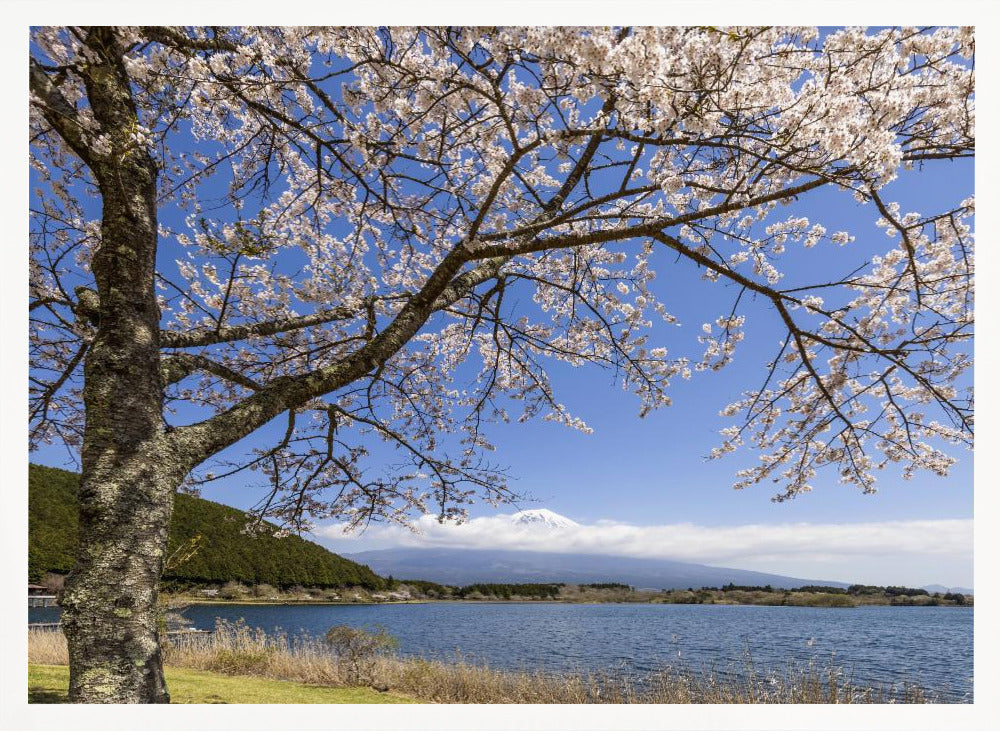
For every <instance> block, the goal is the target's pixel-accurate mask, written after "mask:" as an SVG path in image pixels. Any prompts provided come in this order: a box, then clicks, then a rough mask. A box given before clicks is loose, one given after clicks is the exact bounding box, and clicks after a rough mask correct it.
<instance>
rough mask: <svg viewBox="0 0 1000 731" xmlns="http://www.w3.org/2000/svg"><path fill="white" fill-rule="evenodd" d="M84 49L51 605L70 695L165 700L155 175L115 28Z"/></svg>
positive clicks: (166, 517) (169, 490)
mask: <svg viewBox="0 0 1000 731" xmlns="http://www.w3.org/2000/svg"><path fill="white" fill-rule="evenodd" d="M85 43H86V45H87V46H88V47H89V49H90V50H91V52H92V56H91V58H92V59H93V60H92V61H91V62H90V63H89V65H88V66H87V67H86V73H85V74H84V83H85V84H86V88H87V98H88V101H89V103H90V106H91V109H92V110H93V114H94V118H95V119H96V120H97V122H99V123H100V126H101V131H102V133H103V134H104V136H105V138H106V140H107V142H108V143H109V145H110V147H111V151H110V153H102V154H100V155H94V156H92V157H91V159H90V160H88V164H89V166H90V167H91V169H92V171H93V173H94V177H95V179H96V181H97V184H98V187H99V189H100V192H101V200H102V204H103V209H102V220H101V244H100V246H99V247H98V248H97V250H96V251H95V252H94V256H93V259H92V262H91V269H92V271H93V274H94V279H95V281H96V283H97V299H98V302H99V305H98V313H97V318H96V319H97V329H96V333H95V335H94V339H93V341H92V343H91V344H90V347H89V349H88V352H87V357H86V361H85V363H84V388H83V401H84V409H85V414H86V424H85V428H84V436H83V448H82V463H83V475H82V477H81V480H80V493H79V504H80V524H79V525H80V534H79V535H80V543H79V548H78V553H77V560H76V565H75V567H74V569H73V572H72V573H71V574H70V577H69V580H68V582H67V586H66V592H65V594H64V595H63V600H62V606H63V627H64V631H65V633H66V637H67V639H68V641H69V656H70V700H72V701H74V702H79V703H166V702H168V701H169V695H168V694H167V689H166V685H165V684H164V681H163V668H162V663H161V655H160V648H159V638H158V632H157V614H156V612H157V608H156V600H157V592H158V589H159V580H160V573H161V570H162V567H163V557H164V553H165V551H166V543H167V532H168V529H169V525H170V514H171V510H172V507H173V494H174V490H175V488H176V486H177V485H178V484H179V483H180V481H181V479H182V478H183V473H182V471H181V469H180V468H179V467H177V465H176V463H175V462H174V461H172V459H171V454H170V451H169V450H168V449H167V448H166V447H165V444H164V442H165V440H164V439H163V435H164V423H163V410H162V407H163V382H162V378H161V376H160V352H159V340H160V338H159V319H160V312H159V308H158V306H157V303H156V291H155V279H154V276H155V262H156V245H157V227H156V175H157V171H156V164H155V162H154V161H153V159H152V158H151V156H150V155H149V152H148V151H147V150H146V149H145V147H143V146H142V145H141V144H139V143H137V141H136V136H135V132H136V130H137V129H138V124H139V118H138V115H137V113H136V109H135V105H134V102H133V99H132V93H131V87H130V83H129V79H128V75H127V74H126V71H125V67H124V64H123V62H122V58H123V55H124V49H123V48H122V47H121V44H120V42H119V41H118V39H117V37H116V34H115V31H114V29H111V28H94V29H90V30H89V31H88V32H87V36H86V40H85ZM90 296H91V297H92V296H93V294H92V293H91V294H90ZM81 299H83V297H81Z"/></svg>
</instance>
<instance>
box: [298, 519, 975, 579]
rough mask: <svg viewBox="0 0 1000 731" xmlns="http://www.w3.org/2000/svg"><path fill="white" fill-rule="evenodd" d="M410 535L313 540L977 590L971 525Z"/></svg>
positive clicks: (490, 523)
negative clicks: (604, 558) (596, 557)
mask: <svg viewBox="0 0 1000 731" xmlns="http://www.w3.org/2000/svg"><path fill="white" fill-rule="evenodd" d="M519 515H520V514H519ZM557 517H561V516H557ZM414 528H415V530H413V531H411V530H408V529H406V528H403V527H400V526H385V525H379V526H372V527H370V528H369V529H368V531H367V532H366V533H365V534H364V535H363V536H361V537H360V539H359V537H357V536H354V537H352V536H349V535H348V536H345V535H344V533H343V526H340V525H330V526H325V527H323V528H320V529H318V530H317V531H316V532H317V534H318V535H320V536H322V537H323V538H325V539H327V540H326V541H324V542H326V543H335V544H336V549H335V550H340V551H360V550H365V549H368V548H372V547H376V546H377V547H387V546H412V547H448V548H468V549H484V548H492V549H514V550H526V551H549V552H560V553H596V554H605V555H615V556H634V557H642V558H667V559H673V560H679V561H690V562H694V563H704V564H714V565H719V566H728V567H732V568H746V569H754V570H760V571H771V572H776V573H782V574H791V575H798V576H806V577H811V578H817V579H830V580H844V581H852V582H854V581H857V582H865V583H903V582H905V581H915V582H919V583H932V582H940V583H949V582H950V583H952V584H963V585H966V586H968V585H971V583H972V545H973V522H972V520H910V521H891V522H881V523H847V524H833V523H831V524H821V523H785V524H770V525H764V524H752V525H735V526H699V525H693V524H691V523H679V524H673V525H652V526H637V525H629V524H626V523H619V522H615V521H609V520H602V521H598V522H596V523H592V524H578V523H577V524H574V523H572V521H569V524H568V525H565V526H560V527H552V526H550V525H548V524H546V523H542V524H541V525H537V524H534V523H524V522H523V520H518V518H517V516H511V515H495V516H490V517H483V518H474V519H472V520H470V521H468V522H467V523H464V524H461V525H455V524H453V523H446V524H441V523H438V522H437V520H436V519H435V518H433V517H431V516H423V517H421V518H420V519H418V520H417V521H416V522H415V524H414ZM352 544H353V545H352ZM942 574H947V575H942ZM841 577H843V578H841ZM874 577H881V580H879V579H878V578H874Z"/></svg>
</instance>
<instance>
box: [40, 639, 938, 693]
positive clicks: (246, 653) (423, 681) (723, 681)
mask: <svg viewBox="0 0 1000 731" xmlns="http://www.w3.org/2000/svg"><path fill="white" fill-rule="evenodd" d="M164 660H165V663H166V664H167V665H169V666H173V667H182V668H192V669H198V670H208V671H212V672H217V673H222V674H229V675H249V676H256V677H264V678H274V679H281V680H291V681H296V682H300V683H306V684H310V685H321V686H330V687H348V686H351V685H352V684H351V683H349V682H348V678H349V675H350V668H349V667H347V665H346V664H345V663H343V662H341V661H339V660H338V658H337V657H336V656H335V655H334V654H333V653H332V652H331V650H330V647H329V646H328V645H327V644H326V643H324V642H323V641H322V640H320V639H315V638H310V637H304V636H288V635H282V634H267V633H265V632H263V631H261V630H258V629H253V628H250V627H247V626H246V625H244V624H242V623H220V624H219V625H218V627H217V628H216V630H215V631H214V632H212V633H211V634H207V635H199V634H192V635H190V636H184V635H182V636H179V637H172V638H171V639H170V640H169V641H168V642H167V643H166V647H165V655H164ZM28 661H29V662H30V663H37V664H43V665H65V664H67V663H68V655H67V651H66V640H65V638H64V636H63V634H62V633H61V632H54V631H51V630H33V629H29V631H28ZM371 679H372V682H371V686H372V687H374V688H376V689H378V690H390V689H391V690H392V691H393V692H397V693H402V694H406V695H410V696H412V697H414V698H417V699H420V700H424V701H429V702H434V703H553V704H555V703H928V702H938V701H940V700H941V699H940V698H938V697H937V696H935V695H934V694H930V693H927V692H926V691H923V690H922V689H921V688H919V687H918V686H916V685H913V684H909V683H898V684H894V685H885V686H875V687H871V686H865V685H859V684H856V683H854V682H852V679H851V678H850V677H849V675H848V674H846V673H844V672H843V671H842V670H841V669H840V668H837V667H834V666H830V667H818V666H816V665H815V664H808V665H805V666H797V665H794V664H790V665H789V666H788V667H786V668H784V669H782V670H781V671H774V670H760V669H758V668H757V667H756V666H755V665H754V664H753V662H752V658H750V657H749V655H747V657H746V658H745V660H744V662H743V663H742V665H740V666H738V667H730V668H726V669H723V670H719V669H708V670H692V669H690V668H685V667H669V668H665V669H664V670H663V671H662V672H659V673H655V674H652V675H646V676H643V677H642V678H638V677H637V676H635V675H634V674H632V673H629V672H626V671H625V670H624V669H619V670H614V671H611V672H606V673H601V674H596V673H583V672H577V673H568V674H555V673H547V672H541V671H510V670H498V669H495V668H491V667H488V666H485V665H482V664H478V663H473V662H470V661H468V660H467V659H465V658H462V657H461V656H456V657H455V658H454V660H452V661H450V662H442V661H439V660H426V659H419V658H403V657H399V656H396V655H388V656H379V657H377V658H375V659H374V663H373V672H372V675H371Z"/></svg>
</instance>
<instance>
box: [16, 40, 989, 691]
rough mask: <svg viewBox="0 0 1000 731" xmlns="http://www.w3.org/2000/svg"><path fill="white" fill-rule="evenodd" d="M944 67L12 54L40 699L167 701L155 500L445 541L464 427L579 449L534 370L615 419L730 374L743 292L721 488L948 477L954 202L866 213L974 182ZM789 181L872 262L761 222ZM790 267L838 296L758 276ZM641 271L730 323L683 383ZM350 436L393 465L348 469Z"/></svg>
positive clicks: (901, 53) (814, 47)
mask: <svg viewBox="0 0 1000 731" xmlns="http://www.w3.org/2000/svg"><path fill="white" fill-rule="evenodd" d="M973 52H974V40H973V35H972V31H971V30H969V29H953V28H944V29H928V28H897V29H889V30H880V31H877V32H873V31H867V30H865V29H855V28H852V29H844V30H837V31H835V32H826V33H822V34H821V33H820V32H819V31H818V30H817V29H814V28H780V27H779V28H752V27H751V28H681V27H677V28H673V27H672V28H489V29H485V28H423V29H404V28H392V29H376V28H222V27H199V28H173V27H128V28H125V27H121V28H109V27H93V28H85V27H71V28H39V29H36V30H35V31H34V32H33V35H32V46H31V58H30V91H31V102H30V107H31V122H30V124H31V129H30V134H31V164H32V169H33V182H34V184H35V185H34V187H35V192H34V197H33V202H32V210H31V220H32V225H31V242H30V245H31V272H30V291H31V302H30V317H31V338H32V339H31V345H30V352H31V359H32V372H31V383H30V396H31V424H30V429H31V437H32V440H33V443H35V444H43V443H52V442H57V441H58V442H62V443H65V444H66V445H68V446H69V447H70V448H71V450H73V451H74V452H76V453H78V454H79V457H80V463H81V468H82V478H81V484H80V494H79V497H80V546H79V551H78V557H77V564H76V568H75V569H74V571H73V573H72V575H71V577H70V580H69V582H68V585H67V588H66V592H65V596H64V599H63V618H64V619H63V626H64V629H65V632H66V636H67V638H68V640H69V647H70V673H71V675H70V677H71V682H70V694H71V698H72V699H73V700H75V701H81V702H165V701H167V700H168V698H169V696H168V693H167V690H166V686H165V683H164V681H163V674H162V669H161V662H160V649H159V642H158V637H157V631H156V618H155V606H156V598H157V591H158V581H159V576H160V572H161V568H162V565H163V557H164V551H165V546H166V538H167V528H168V524H169V521H170V515H171V507H172V499H173V495H174V493H175V491H176V490H178V489H179V488H182V487H190V488H196V487H197V486H198V485H200V484H203V483H204V482H206V481H210V480H212V479H218V478H220V477H223V476H225V475H231V474H235V473H238V472H240V471H243V470H247V471H248V473H249V472H253V473H256V474H257V476H258V477H259V478H260V479H261V480H262V482H264V483H265V484H267V485H268V486H269V487H268V489H267V490H266V491H265V492H266V494H264V497H263V499H262V501H261V503H260V505H259V506H258V509H257V510H256V511H255V514H256V515H258V516H261V517H264V516H269V517H271V518H274V519H277V520H279V521H280V522H281V524H283V525H285V526H286V527H288V528H292V529H295V528H300V527H302V525H303V524H304V523H303V521H305V520H306V519H308V518H309V517H310V516H311V517H314V518H315V517H327V518H328V517H337V518H340V519H347V520H350V521H353V522H354V523H356V524H358V523H362V522H364V521H367V520H370V519H372V518H382V519H390V520H406V516H407V515H412V514H414V513H418V512H434V513H437V514H439V515H440V516H441V517H442V519H448V518H460V517H461V515H462V511H463V506H465V505H466V504H468V503H469V502H470V501H471V500H472V499H474V498H479V499H485V500H488V501H493V502H498V501H503V500H505V499H509V498H510V497H511V493H510V490H509V488H508V487H507V484H506V482H505V480H504V472H503V470H502V469H501V468H500V467H499V466H498V465H496V464H494V463H493V462H491V461H489V460H488V455H489V452H490V451H491V450H492V446H491V444H490V443H489V441H488V439H487V435H486V432H485V428H484V427H485V425H486V424H488V423H490V422H494V421H497V420H500V421H506V420H510V419H514V420H524V419H530V418H532V417H539V418H543V419H549V420H553V421H556V422H560V423H563V424H565V425H567V426H570V427H574V428H579V429H587V427H586V425H585V424H584V423H583V422H582V421H581V420H579V419H578V418H576V417H575V416H573V415H572V413H571V412H570V411H569V410H568V408H567V407H566V406H565V405H563V404H562V403H561V402H560V400H559V398H558V396H557V393H556V389H555V387H554V384H553V383H552V381H551V379H550V371H551V367H550V364H551V363H553V362H556V361H562V362H565V363H568V364H572V365H583V364H592V365H596V366H598V367H603V368H608V369H612V370H613V372H614V373H615V374H616V375H617V377H618V380H619V382H620V383H621V384H622V385H623V387H625V388H626V389H628V390H630V391H632V392H634V394H635V396H636V398H637V400H638V404H639V409H640V413H642V414H644V413H646V412H647V411H649V410H651V409H656V408H659V407H662V406H665V405H667V404H669V403H670V399H669V397H668V395H667V391H668V386H669V385H670V382H671V380H672V379H675V378H678V377H680V378H688V377H690V376H691V375H692V372H693V371H700V370H716V369H719V368H722V367H724V366H726V365H727V364H728V363H729V362H730V361H731V360H732V358H733V354H734V352H735V349H736V348H737V346H738V344H739V343H740V341H741V340H742V338H743V334H744V323H745V320H746V317H747V314H746V313H747V312H748V311H749V303H750V302H755V303H757V305H760V304H761V303H763V304H765V305H766V313H757V314H755V315H753V316H754V317H771V318H772V319H773V320H774V321H775V322H777V323H779V324H780V326H781V327H782V328H783V331H784V337H783V340H782V342H781V343H780V344H779V345H778V346H777V347H776V349H775V352H774V354H773V357H771V358H770V359H769V360H768V361H767V362H764V363H761V364H760V365H761V370H760V371H759V373H756V374H750V376H748V383H747V388H748V390H747V392H746V393H745V394H744V395H743V396H741V397H740V398H738V399H737V400H736V402H735V403H733V404H732V405H731V406H730V407H728V408H727V409H726V411H725V413H726V415H728V416H730V417H732V420H733V421H732V426H731V427H730V428H727V429H726V430H725V431H724V432H723V436H722V440H721V442H720V446H719V447H718V449H717V450H716V455H721V454H724V453H726V452H731V451H734V450H738V449H740V448H742V447H744V446H745V447H748V448H754V449H755V450H756V451H757V452H758V453H759V455H760V459H759V461H758V462H757V463H756V464H755V465H754V466H752V467H750V468H749V469H747V470H745V471H743V472H741V473H740V474H739V476H738V482H737V485H738V486H745V485H750V484H754V483H759V482H762V481H768V482H772V481H773V482H775V483H777V484H778V487H779V489H780V492H779V494H778V495H777V499H785V498H789V497H792V496H794V495H796V494H798V493H801V492H803V491H806V490H809V489H810V483H811V481H813V480H814V477H815V475H816V473H817V470H819V469H821V468H824V467H826V468H827V469H828V470H831V471H834V472H836V473H837V474H838V475H839V478H840V479H841V480H842V481H844V482H847V483H853V484H855V485H856V486H858V487H859V488H860V489H861V490H864V491H872V490H873V489H874V473H875V472H876V471H877V470H878V469H881V468H882V467H884V466H886V465H887V464H891V463H897V464H898V465H899V466H900V467H901V469H902V470H903V472H904V473H905V474H910V473H912V472H913V471H914V470H917V469H927V470H931V471H934V472H937V473H945V472H946V471H947V469H948V467H949V465H950V464H951V463H952V461H953V459H954V458H953V457H952V456H949V452H951V451H952V450H953V448H955V447H961V446H967V447H971V445H972V435H973V402H972V393H971V387H970V386H969V381H970V379H969V377H968V369H969V368H970V367H971V341H972V334H973V308H972V302H973V290H972V287H973V278H972V272H973V245H972V244H973V240H972V233H971V220H970V219H971V217H972V216H973V212H974V208H973V205H974V204H973V201H972V198H971V190H970V191H967V192H966V193H963V194H961V195H959V196H956V202H954V203H942V204H941V206H939V207H938V208H937V209H935V210H933V211H925V212H916V211H910V210H906V209H905V208H904V207H903V205H902V203H901V202H899V201H894V200H892V199H891V198H889V197H888V195H887V192H886V190H887V189H886V186H887V184H889V183H890V182H891V181H893V180H894V179H895V178H896V177H897V175H898V174H899V173H900V171H902V170H908V171H909V170H912V171H913V172H910V173H907V174H910V175H914V174H925V175H926V181H927V185H933V184H934V177H933V176H934V170H935V166H937V165H942V164H950V163H949V162H948V161H953V160H955V159H958V158H965V157H972V156H973V154H974V140H975V121H974V120H975V117H974V106H973V75H974V74H973ZM821 190H832V191H835V192H839V194H841V195H843V196H848V197H853V200H854V201H856V204H857V205H858V206H859V207H860V208H861V209H862V210H867V211H870V216H871V219H872V220H873V221H875V220H877V221H878V223H879V225H881V226H883V227H884V228H885V232H886V233H887V234H889V237H888V238H887V240H886V242H885V243H883V244H881V248H882V250H881V251H879V252H877V255H876V256H871V255H870V247H869V248H868V249H865V250H864V252H862V251H857V249H858V248H859V245H860V244H859V242H857V241H855V238H856V234H855V233H852V231H850V230H846V229H845V228H844V227H843V225H838V221H836V220H833V221H830V220H825V221H818V220H817V221H813V220H809V219H808V218H807V217H803V216H802V215H798V214H797V213H796V212H795V209H794V205H793V208H792V209H791V211H792V214H791V215H788V209H784V208H783V205H782V204H789V203H791V204H794V203H795V202H796V201H800V200H803V199H807V198H809V197H810V196H815V195H817V194H818V193H819V192H820V191H821ZM966 194H968V195H969V196H970V197H968V198H966V199H965V200H961V202H957V201H958V199H960V198H961V197H963V196H964V195H966ZM948 197H949V196H947V195H942V196H941V200H942V201H945V200H946V199H947V198H948ZM814 247H815V248H814ZM825 247H842V251H840V252H839V254H838V260H840V261H843V267H842V271H831V269H830V267H829V266H824V267H817V268H814V269H807V271H805V272H803V271H802V267H799V268H798V269H797V270H796V272H795V274H796V276H795V277H794V278H793V277H791V276H790V271H789V270H788V268H787V267H786V266H785V264H784V263H785V262H786V261H787V260H788V258H789V255H790V252H792V251H793V250H795V252H796V256H798V255H799V254H800V253H801V252H800V251H799V250H800V249H802V248H804V249H811V248H814V250H815V251H819V250H821V249H823V248H825ZM665 266H667V267H677V268H678V269H679V270H683V271H684V272H687V273H690V274H691V275H692V276H693V277H695V278H698V277H701V278H702V279H704V280H705V283H704V286H705V287H715V288H717V289H718V288H723V287H725V288H726V289H725V290H724V291H725V292H726V293H730V294H731V295H732V298H731V306H727V307H726V308H724V309H723V310H722V311H718V312H716V311H706V313H705V318H706V320H708V322H707V323H706V324H705V325H704V326H703V328H702V329H703V332H702V333H701V334H700V340H701V346H700V347H702V355H701V357H700V358H699V357H698V355H697V354H695V355H693V356H692V357H688V356H685V355H683V353H681V354H675V353H674V351H673V350H671V351H668V350H667V347H666V346H668V345H669V346H670V347H671V348H672V349H674V348H675V344H674V343H671V342H659V339H660V338H661V337H662V338H665V336H664V335H663V334H664V333H666V332H667V331H668V329H667V328H665V327H663V323H671V322H673V321H674V317H673V316H672V315H671V314H670V312H668V310H667V308H666V305H665V304H664V302H663V296H664V293H663V292H662V290H661V289H660V288H658V287H657V286H656V285H655V283H654V277H655V273H656V271H657V269H660V270H661V271H662V269H663V267H665ZM803 277H806V279H807V280H808V281H803ZM792 279H794V280H795V281H792ZM695 324H696V325H698V324H700V323H695ZM670 332H680V331H677V330H670ZM468 369H472V370H471V371H470V370H468ZM474 372H478V375H477V376H476V377H475V379H474V383H473V385H469V384H468V381H469V378H467V377H464V376H463V377H461V378H460V377H459V375H458V374H460V373H465V374H466V375H467V374H468V373H474ZM272 422H273V424H279V425H280V428H278V429H274V427H273V424H272ZM268 424H272V426H271V427H270V428H269V429H265V430H263V431H260V430H261V428H262V427H264V426H265V425H268ZM270 433H275V434H277V436H276V437H275V439H274V440H273V441H272V442H269V443H267V444H262V443H261V442H260V439H259V437H260V435H261V434H270ZM252 434H254V435H255V437H254V438H251V439H250V440H248V439H247V438H248V437H249V436H250V435H252ZM375 441H384V442H386V443H387V444H388V445H391V446H392V447H394V448H395V449H396V450H397V453H398V454H399V455H402V457H403V458H404V459H403V462H404V463H405V464H403V465H402V466H398V468H397V469H395V470H394V471H392V472H389V473H387V474H384V473H378V474H376V472H377V471H376V470H372V469H371V467H370V462H371V461H372V460H371V456H370V454H369V452H370V448H371V445H372V444H373V442H375ZM234 445H236V446H235V447H234Z"/></svg>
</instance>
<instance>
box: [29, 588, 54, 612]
mask: <svg viewBox="0 0 1000 731" xmlns="http://www.w3.org/2000/svg"><path fill="white" fill-rule="evenodd" d="M55 605H56V595H55V594H51V593H50V592H49V589H48V587H45V586H42V585H40V584H28V606H29V607H54V606H55Z"/></svg>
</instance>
